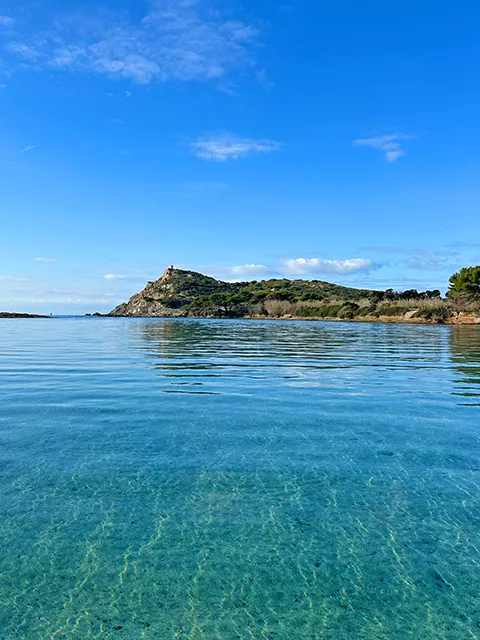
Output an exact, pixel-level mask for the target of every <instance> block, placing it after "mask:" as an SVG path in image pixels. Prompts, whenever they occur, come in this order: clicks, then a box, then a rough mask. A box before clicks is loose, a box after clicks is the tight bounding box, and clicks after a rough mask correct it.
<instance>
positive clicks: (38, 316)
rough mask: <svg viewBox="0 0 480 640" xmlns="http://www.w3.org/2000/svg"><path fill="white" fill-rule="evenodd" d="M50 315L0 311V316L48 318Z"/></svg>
mask: <svg viewBox="0 0 480 640" xmlns="http://www.w3.org/2000/svg"><path fill="white" fill-rule="evenodd" d="M49 317H50V316H40V315H37V314H36V313H13V312H10V311H0V318H49Z"/></svg>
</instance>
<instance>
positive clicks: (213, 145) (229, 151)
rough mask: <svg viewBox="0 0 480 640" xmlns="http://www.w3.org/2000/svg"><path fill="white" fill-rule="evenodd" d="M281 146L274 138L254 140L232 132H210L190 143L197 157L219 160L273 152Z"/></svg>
mask: <svg viewBox="0 0 480 640" xmlns="http://www.w3.org/2000/svg"><path fill="white" fill-rule="evenodd" d="M281 148H282V145H281V144H280V143H279V142H275V141H273V140H253V139H250V138H241V137H239V136H235V135H234V134H231V133H223V134H210V135H207V136H204V137H201V138H198V139H197V140H195V141H194V142H192V143H191V144H190V149H191V151H192V153H193V154H194V155H196V156H197V158H201V159H202V160H215V161H217V162H225V161H227V160H237V159H238V158H244V157H246V156H249V155H253V154H265V153H272V152H273V151H280V149H281Z"/></svg>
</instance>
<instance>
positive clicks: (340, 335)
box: [130, 319, 448, 371]
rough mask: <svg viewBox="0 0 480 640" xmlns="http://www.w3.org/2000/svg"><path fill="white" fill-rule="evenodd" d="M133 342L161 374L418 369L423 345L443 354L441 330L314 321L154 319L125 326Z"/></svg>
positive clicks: (435, 354)
mask: <svg viewBox="0 0 480 640" xmlns="http://www.w3.org/2000/svg"><path fill="white" fill-rule="evenodd" d="M130 330H131V332H132V334H133V338H134V341H135V343H136V344H141V345H142V346H141V351H142V353H144V355H145V357H146V358H148V359H150V360H151V361H152V364H153V366H154V367H155V368H157V369H161V370H170V371H173V370H178V369H195V370H198V369H204V370H207V369H213V368H218V367H229V368H236V367H245V366H249V367H250V366H253V367H255V368H258V369H261V368H263V367H268V366H272V363H273V361H275V363H276V367H277V368H278V367H280V368H281V367H282V366H284V365H285V366H289V367H291V366H295V363H296V362H297V361H298V358H303V359H304V361H305V362H308V366H309V367H310V368H314V369H325V368H330V367H332V366H333V367H342V368H344V367H357V368H358V367H360V368H361V367H369V366H371V365H372V362H371V360H372V359H375V358H376V359H377V360H378V362H377V363H376V366H382V367H383V366H387V367H396V366H398V364H399V362H402V363H410V366H411V367H412V368H415V367H417V366H422V362H421V360H422V358H421V357H420V356H419V353H420V351H421V349H422V348H423V346H424V345H425V343H427V344H428V345H429V350H430V358H431V361H432V362H437V361H439V360H441V359H442V355H441V354H442V353H445V346H446V345H445V342H446V341H447V340H448V336H447V333H448V332H446V331H444V330H442V329H440V328H439V327H427V326H416V325H410V326H408V327H407V326H400V325H368V327H367V326H366V325H351V324H349V325H347V324H343V323H339V324H327V323H317V322H294V323H293V324H292V322H278V323H277V322H275V323H272V322H268V321H253V322H252V321H249V320H245V321H238V320H227V319H224V320H200V319H199V320H196V319H154V320H143V319H142V320H139V321H138V322H133V323H132V324H130Z"/></svg>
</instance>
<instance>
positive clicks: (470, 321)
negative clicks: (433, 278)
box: [87, 311, 480, 326]
mask: <svg viewBox="0 0 480 640" xmlns="http://www.w3.org/2000/svg"><path fill="white" fill-rule="evenodd" d="M87 316H88V317H97V318H144V319H145V318H152V319H153V318H158V319H163V320H178V319H190V320H270V321H275V320H292V321H306V322H312V321H315V322H356V323H369V322H374V323H376V324H428V325H469V326H480V316H477V315H475V314H474V313H466V312H454V314H453V315H452V316H451V317H450V318H446V319H445V320H443V321H439V320H432V319H427V318H422V317H415V315H414V314H413V313H412V312H411V311H410V312H408V313H405V314H403V315H398V316H379V317H377V316H359V317H355V318H335V317H330V318H328V317H325V318H323V317H318V316H310V317H306V316H294V315H284V316H264V315H246V316H225V315H224V316H219V315H183V314H169V315H141V314H138V315H133V314H131V315H111V314H100V313H97V314H87Z"/></svg>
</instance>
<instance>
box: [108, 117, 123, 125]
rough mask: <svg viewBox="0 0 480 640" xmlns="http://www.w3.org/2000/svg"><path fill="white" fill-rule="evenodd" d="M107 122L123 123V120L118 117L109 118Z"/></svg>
mask: <svg viewBox="0 0 480 640" xmlns="http://www.w3.org/2000/svg"><path fill="white" fill-rule="evenodd" d="M109 122H110V124H119V125H121V124H125V122H124V121H123V120H120V119H119V118H110V119H109Z"/></svg>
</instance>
